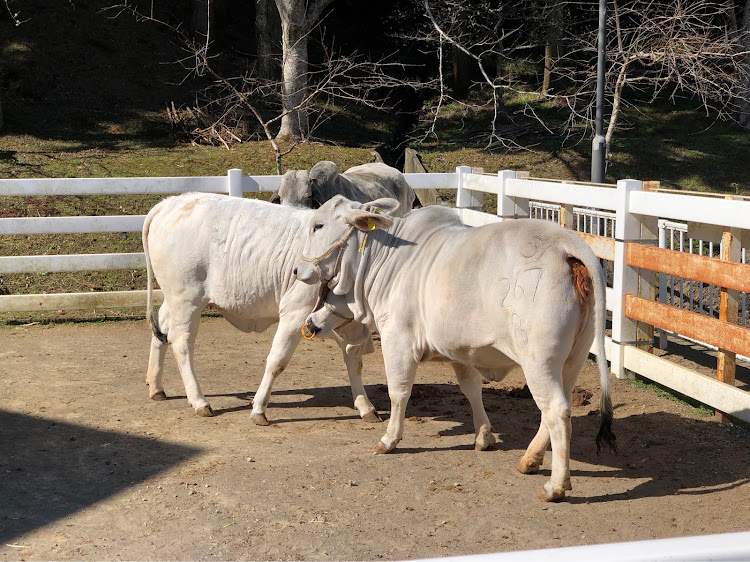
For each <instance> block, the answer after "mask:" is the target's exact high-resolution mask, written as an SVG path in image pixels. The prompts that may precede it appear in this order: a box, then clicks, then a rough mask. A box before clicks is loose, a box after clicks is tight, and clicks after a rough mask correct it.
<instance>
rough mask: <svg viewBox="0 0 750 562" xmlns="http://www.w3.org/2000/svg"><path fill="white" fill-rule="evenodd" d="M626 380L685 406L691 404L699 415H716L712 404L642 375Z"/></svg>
mask: <svg viewBox="0 0 750 562" xmlns="http://www.w3.org/2000/svg"><path fill="white" fill-rule="evenodd" d="M626 382H627V384H630V385H632V386H634V387H636V388H640V389H642V390H649V391H651V392H653V393H654V394H656V395H657V396H659V397H661V398H666V399H667V400H671V401H672V402H678V403H680V404H684V405H685V406H690V407H691V408H693V410H694V412H695V413H696V414H697V415H699V416H704V417H710V416H713V415H714V409H713V408H711V407H710V406H706V405H705V404H703V403H701V402H699V401H698V400H694V399H693V398H690V397H689V396H685V395H684V394H681V393H679V392H676V391H674V390H672V389H670V388H667V387H665V386H662V385H660V384H658V383H655V382H652V381H649V380H646V379H643V378H640V377H638V378H636V379H628V380H627V381H626Z"/></svg>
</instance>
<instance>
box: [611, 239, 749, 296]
mask: <svg viewBox="0 0 750 562" xmlns="http://www.w3.org/2000/svg"><path fill="white" fill-rule="evenodd" d="M626 254H627V262H628V265H629V266H631V267H640V268H643V269H648V270H650V271H658V272H660V273H666V274H668V275H675V276H677V277H686V278H688V279H693V280H695V281H703V282H704V283H709V284H711V285H718V286H719V287H726V288H728V289H735V290H737V291H744V292H746V293H750V265H748V264H743V263H730V262H722V261H721V260H717V259H715V258H709V257H706V256H696V255H694V254H688V253H686V252H678V251H676V250H665V249H662V248H654V247H652V246H646V245H644V244H635V243H629V244H628V245H627V252H626Z"/></svg>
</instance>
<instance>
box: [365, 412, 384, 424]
mask: <svg viewBox="0 0 750 562" xmlns="http://www.w3.org/2000/svg"><path fill="white" fill-rule="evenodd" d="M362 421H366V422H367V423H380V422H382V421H383V420H382V419H380V416H379V415H378V413H377V412H367V413H366V414H365V415H364V416H362Z"/></svg>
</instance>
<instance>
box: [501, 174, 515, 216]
mask: <svg viewBox="0 0 750 562" xmlns="http://www.w3.org/2000/svg"><path fill="white" fill-rule="evenodd" d="M497 177H498V179H499V180H500V189H499V190H498V193H497V216H498V217H499V218H500V220H501V221H504V220H507V219H514V218H516V202H515V201H514V200H513V199H512V198H510V197H508V196H507V195H506V193H507V189H508V187H507V186H508V183H507V182H508V180H512V179H515V177H516V172H514V171H513V170H501V171H499V172H498V173H497Z"/></svg>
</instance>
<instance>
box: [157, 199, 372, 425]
mask: <svg viewBox="0 0 750 562" xmlns="http://www.w3.org/2000/svg"><path fill="white" fill-rule="evenodd" d="M312 212H313V211H311V210H303V209H294V208H291V207H282V206H280V205H273V204H271V203H266V202H263V201H256V200H250V199H238V198H230V197H227V196H223V195H210V194H199V193H188V194H185V195H180V196H178V197H170V198H167V199H165V200H164V201H162V202H160V203H159V204H157V205H156V206H155V207H154V208H153V209H151V211H150V212H149V214H148V216H147V217H146V220H145V222H144V225H143V249H144V252H145V256H146V267H147V275H148V285H147V287H148V309H147V317H148V318H149V319H150V321H151V326H152V331H153V337H152V339H151V354H150V356H149V362H148V374H147V377H146V382H147V383H148V385H149V395H150V397H151V398H152V399H154V400H164V399H165V398H166V394H165V392H164V388H163V386H162V371H163V365H164V356H165V354H166V351H167V344H168V343H169V344H171V345H172V350H173V351H174V354H175V358H176V359H177V364H178V366H179V370H180V375H181V376H182V381H183V383H184V385H185V392H186V394H187V399H188V402H189V403H190V404H191V405H192V406H193V408H194V409H195V411H196V413H197V414H198V415H201V416H212V415H213V410H212V409H211V406H210V405H209V403H208V401H207V400H206V398H205V396H204V395H203V393H202V392H201V389H200V385H199V384H198V381H197V380H196V378H195V373H194V370H193V346H194V343H195V338H196V335H197V333H198V324H199V321H200V315H201V312H202V311H203V310H204V309H205V308H210V309H213V310H215V311H217V312H220V313H221V314H222V315H223V316H224V317H225V318H226V319H227V320H228V321H229V322H231V323H232V324H233V325H234V326H235V327H237V328H238V329H240V330H242V331H244V332H261V331H263V330H265V329H266V328H268V327H269V326H271V325H272V324H274V323H275V322H278V323H279V326H278V328H277V330H276V334H275V335H274V338H273V343H272V345H271V351H270V352H269V354H268V357H267V359H266V367H265V372H264V374H263V380H262V381H261V384H260V387H259V389H258V392H257V393H256V394H255V398H254V400H253V410H252V413H251V417H252V420H253V422H254V423H256V424H257V425H268V420H267V418H266V407H267V405H268V400H269V398H270V395H271V387H272V386H273V382H274V379H275V378H276V377H277V376H278V375H279V374H280V373H281V372H282V371H283V370H284V368H285V367H286V366H287V364H288V363H289V360H290V359H291V357H292V354H293V353H294V350H295V349H296V347H297V344H299V341H300V339H301V337H302V336H301V333H300V327H301V326H302V324H303V323H304V321H305V318H306V317H307V315H308V314H309V313H310V311H311V310H313V308H314V306H315V302H316V299H317V298H318V290H317V289H316V288H315V287H310V286H307V285H304V284H303V283H297V282H296V279H295V277H294V273H293V267H294V261H295V259H296V257H297V255H298V254H299V252H300V250H301V249H302V245H303V244H304V242H305V240H306V239H307V224H308V222H309V217H310V215H311V214H312ZM153 276H155V277H156V279H157V281H158V282H159V285H160V286H161V289H162V292H163V294H164V303H163V304H162V306H161V307H160V308H159V312H158V318H156V317H155V316H154V314H153V310H152V291H153V281H152V277H153ZM340 333H341V334H342V336H344V337H345V338H346V337H347V336H348V335H349V334H353V335H354V337H355V339H357V340H358V341H359V342H362V344H361V345H359V346H357V347H349V353H346V352H345V353H344V362H345V363H346V368H347V371H348V373H349V379H350V383H351V388H352V396H353V398H354V406H355V408H357V410H359V413H360V415H361V416H362V418H363V419H365V420H367V421H378V420H379V418H378V416H377V413H376V411H375V408H374V407H373V405H372V404H371V403H370V401H369V399H368V398H367V394H366V393H365V389H364V387H363V385H362V376H361V372H362V356H361V354H362V353H366V352H369V351H371V350H373V349H374V348H373V346H372V340H371V338H370V332H369V331H368V330H367V329H366V328H365V327H364V326H362V325H357V324H349V325H348V326H346V327H345V329H344V330H342V331H340ZM363 338H364V339H363ZM334 339H335V340H336V341H337V343H338V344H339V345H340V346H341V348H342V350H345V348H346V345H345V341H344V340H342V339H341V337H339V336H338V335H334Z"/></svg>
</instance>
